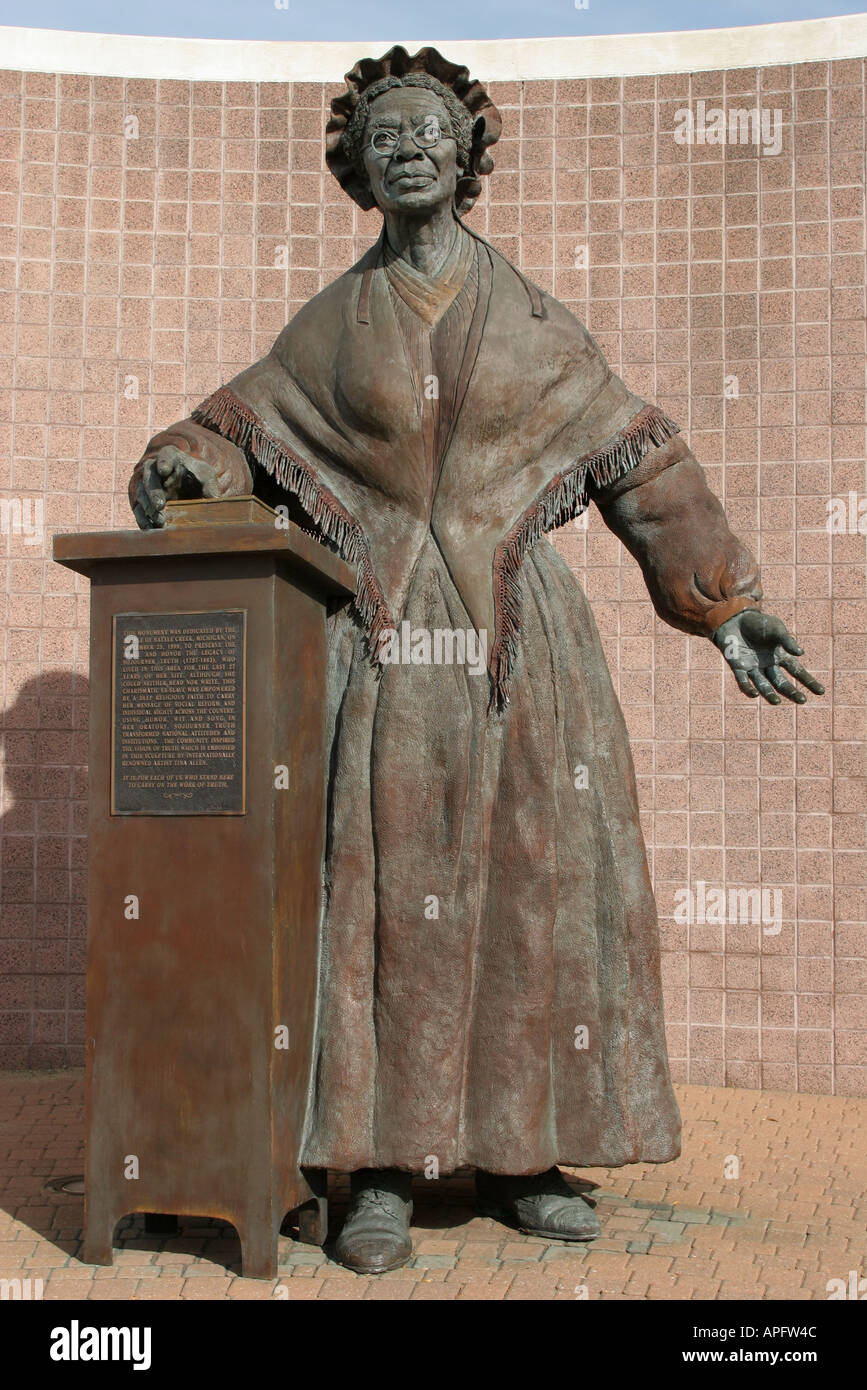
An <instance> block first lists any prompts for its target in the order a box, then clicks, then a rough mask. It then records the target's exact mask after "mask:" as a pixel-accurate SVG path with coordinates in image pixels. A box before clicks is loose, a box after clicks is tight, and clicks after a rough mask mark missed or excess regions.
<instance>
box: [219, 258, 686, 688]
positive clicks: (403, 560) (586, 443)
mask: <svg viewBox="0 0 867 1390" xmlns="http://www.w3.org/2000/svg"><path fill="white" fill-rule="evenodd" d="M478 252H479V254H478V266H479V293H478V299H477V304H476V309H475V312H474V314H473V319H472V322H471V324H470V327H469V331H468V333H467V341H466V344H465V345H464V350H463V357H462V361H461V364H460V368H459V371H458V374H457V382H458V385H457V391H456V401H455V411H454V417H455V421H456V423H455V425H454V427H453V429H452V432H451V435H450V438H449V439H448V440H447V441H446V442H445V444H444V456H443V458H442V460H441V469H440V474H439V481H438V485H437V487H436V489H435V492H434V494H433V496H432V495H431V491H430V474H429V469H426V467H425V461H424V457H423V455H424V452H425V451H424V449H423V444H422V438H421V431H422V424H421V416H420V412H419V410H418V403H417V400H416V397H415V393H414V391H413V386H412V381H411V376H410V373H409V371H408V369H407V365H406V361H405V359H404V356H403V348H402V346H401V340H400V333H399V329H398V325H397V322H396V318H395V313H394V309H393V306H392V305H391V302H390V298H389V290H388V286H387V283H386V278H385V271H384V269H383V266H382V257H381V243H380V244H377V246H375V247H374V248H372V250H371V251H370V252H368V253H367V255H366V256H365V257H363V258H362V260H361V261H360V262H359V263H358V264H357V265H356V266H354V267H353V268H352V270H350V271H348V272H347V273H346V274H345V275H343V276H341V277H340V279H339V280H337V281H335V282H334V284H332V285H330V286H328V288H327V289H326V290H323V291H322V293H321V294H319V295H317V296H316V298H315V299H313V300H311V301H310V303H308V304H307V305H305V306H304V308H303V309H302V310H301V311H300V312H299V313H298V314H297V315H296V317H295V318H294V319H293V320H292V322H291V323H290V324H289V325H288V326H287V328H286V329H284V331H283V333H282V334H281V335H280V337H279V338H278V340H277V342H276V343H275V345H274V348H273V349H272V351H271V353H270V354H269V355H268V357H266V358H264V359H263V360H262V361H261V362H259V363H257V364H255V366H253V367H251V368H249V369H248V370H247V371H246V372H242V373H241V374H240V376H238V377H236V378H235V379H234V380H233V381H232V382H230V383H229V385H227V386H224V387H221V388H220V390H218V391H217V392H215V393H214V395H212V396H210V397H209V398H208V399H207V400H206V401H204V402H203V404H202V405H200V406H199V408H198V409H197V410H196V411H195V412H194V413H193V418H194V419H195V420H196V421H198V422H199V423H200V424H202V425H204V426H206V427H208V428H209V429H212V430H215V431H217V432H218V433H220V434H221V435H223V436H224V437H226V438H227V439H230V440H231V441H232V442H233V443H235V444H237V445H238V446H239V447H240V448H242V449H243V450H244V452H245V453H246V455H247V457H248V459H249V460H250V461H251V462H252V463H255V464H256V465H258V467H260V468H261V469H263V470H264V471H265V472H266V473H267V474H269V475H270V476H271V477H272V478H273V479H275V480H276V482H277V483H278V484H279V485H280V486H281V487H282V488H284V489H285V490H286V492H287V493H290V494H292V495H293V496H294V497H296V498H297V499H298V502H299V503H300V505H301V507H302V508H303V509H304V511H305V512H306V513H307V515H308V517H309V518H310V521H311V523H312V526H313V528H314V529H315V531H316V532H317V533H318V534H319V535H320V536H321V538H322V539H323V540H324V541H326V542H328V543H330V544H331V545H333V546H334V548H335V549H336V550H337V551H338V552H339V553H340V554H341V555H342V556H343V558H344V559H346V560H347V561H349V562H350V563H352V564H354V565H355V566H356V573H357V581H356V585H357V586H356V594H355V610H356V613H357V616H358V620H359V622H360V623H361V625H362V627H363V629H364V632H365V634H366V637H367V642H368V648H369V651H370V654H371V658H372V659H373V660H374V661H376V659H377V654H378V653H379V652H380V650H381V645H382V644H381V638H382V635H383V633H384V632H385V631H386V630H388V629H393V628H395V627H396V626H397V624H398V622H399V621H400V618H401V613H402V606H403V602H404V601H405V597H406V592H407V587H408V583H409V577H410V575H411V572H412V567H413V564H414V563H415V560H416V558H417V556H418V554H419V551H420V548H421V545H422V544H423V541H424V539H425V537H426V535H427V534H428V532H429V531H431V532H432V533H433V535H434V536H435V538H436V540H437V542H438V544H439V546H440V548H441V550H442V552H443V555H444V557H445V559H446V562H447V564H448V565H449V568H450V570H451V572H452V574H453V576H454V579H455V583H456V585H457V587H458V590H459V592H460V593H461V596H462V598H463V600H464V602H465V604H466V606H467V609H468V611H469V613H470V615H471V617H472V619H473V621H474V623H475V625H476V627H477V629H478V630H479V631H480V632H481V631H482V630H487V629H489V628H490V627H493V642H492V643H491V644H489V652H490V655H489V670H490V677H491V695H492V703H493V704H494V705H495V706H496V708H497V709H502V708H504V706H505V705H506V704H508V701H509V694H510V678H511V674H512V672H513V670H514V666H515V663H516V661H517V660H518V657H519V650H520V625H521V566H522V564H523V560H524V557H525V556H526V554H527V551H528V550H529V549H530V548H531V547H532V546H533V545H534V544H535V543H536V541H537V540H539V538H540V537H541V536H543V535H544V534H545V533H546V532H548V531H551V530H554V529H555V528H556V527H558V526H562V525H564V523H566V522H567V521H569V520H570V519H571V518H573V517H575V516H577V515H578V514H579V513H580V512H582V511H583V510H584V509H585V508H586V506H587V504H588V500H589V491H590V488H591V486H595V487H596V488H600V487H604V486H605V485H606V484H609V483H611V482H614V481H616V480H617V479H618V478H620V477H622V476H623V475H624V474H625V473H627V472H629V471H630V470H631V469H633V468H635V466H636V465H637V464H638V463H639V462H640V461H641V460H642V459H643V458H644V457H645V455H646V454H647V453H648V452H649V451H650V450H652V449H654V448H656V447H657V446H658V445H661V444H664V443H665V441H666V440H668V439H670V438H671V437H672V436H673V435H674V434H675V433H676V432H677V430H678V428H679V427H678V426H677V425H676V424H674V423H673V422H672V421H671V420H669V419H668V418H667V417H666V416H665V415H664V414H663V412H662V411H661V410H659V409H658V407H656V406H653V405H648V404H646V403H645V402H643V401H641V400H639V399H638V398H637V397H636V396H634V395H632V394H631V393H630V392H628V391H627V389H626V387H625V386H624V385H623V383H622V382H621V381H620V380H619V378H618V377H616V376H615V375H614V374H613V373H612V372H611V371H610V369H609V367H608V366H607V363H606V362H605V360H604V358H603V357H602V354H601V353H600V352H599V349H598V347H597V346H596V344H595V342H594V341H593V339H592V338H591V337H590V335H589V334H588V333H587V332H586V330H585V329H584V328H583V326H582V325H581V324H580V323H579V322H578V321H577V319H575V318H574V317H573V316H572V315H571V314H570V313H569V312H568V310H566V309H565V308H564V306H563V305H561V304H559V303H558V302H557V301H556V300H555V299H552V298H551V297H550V296H548V295H543V294H541V292H540V291H539V290H538V289H537V288H536V287H535V286H533V285H530V284H528V282H527V281H525V280H524V278H523V276H521V274H520V272H518V271H517V270H515V268H514V267H512V266H511V265H510V264H509V262H508V261H506V260H505V259H504V258H503V257H501V256H500V255H499V253H497V252H495V251H494V250H493V248H491V247H489V246H488V245H487V244H486V243H483V242H480V244H479V248H478Z"/></svg>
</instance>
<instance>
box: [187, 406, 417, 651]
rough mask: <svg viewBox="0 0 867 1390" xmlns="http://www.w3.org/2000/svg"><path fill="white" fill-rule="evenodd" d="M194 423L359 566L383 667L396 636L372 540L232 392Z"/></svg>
mask: <svg viewBox="0 0 867 1390" xmlns="http://www.w3.org/2000/svg"><path fill="white" fill-rule="evenodd" d="M192 418H193V419H194V420H196V421H197V422H198V424H200V425H204V426H206V427H207V428H209V429H213V430H215V431H216V432H217V433H218V434H221V435H223V437H224V438H225V439H228V440H231V442H232V443H233V444H237V446H238V448H239V449H243V450H244V451H245V452H246V453H249V454H251V455H252V457H253V458H254V459H255V460H256V462H257V463H258V464H261V466H262V468H264V470H265V472H266V473H268V474H269V475H270V476H271V477H272V478H274V479H275V480H276V482H278V483H279V484H280V486H281V487H283V488H285V489H286V491H287V492H291V493H292V494H293V495H294V496H295V497H297V498H298V501H299V502H300V503H301V506H302V507H303V508H304V510H305V512H306V513H307V515H308V516H309V517H310V519H311V521H312V522H313V524H314V526H315V527H316V530H317V531H318V532H319V534H320V536H321V537H324V538H325V539H326V540H329V541H331V542H332V543H333V544H334V545H335V547H336V549H337V553H338V554H339V555H340V557H341V558H342V559H344V560H346V561H347V563H349V564H352V565H355V566H356V580H355V599H354V605H353V606H354V608H355V612H356V614H357V615H358V618H359V621H360V622H361V625H362V627H363V628H364V632H365V636H366V638H367V644H368V652H369V654H370V656H371V657H372V659H373V661H374V664H378V663H379V653H380V652H381V651H382V650H383V643H382V640H381V638H382V634H383V633H384V632H385V631H386V630H392V629H393V628H394V623H393V622H392V620H391V615H390V613H389V610H388V604H387V603H386V601H385V595H384V594H383V592H382V589H381V587H380V584H379V580H378V579H377V577H376V574H375V573H374V569H373V561H372V560H371V557H370V546H369V545H368V541H367V537H366V536H365V534H364V532H363V531H362V529H361V527H360V526H359V524H358V522H357V521H356V520H355V518H354V517H353V516H352V515H351V514H350V513H349V512H348V511H347V510H346V508H345V507H344V506H343V504H342V503H341V502H339V501H338V500H337V498H336V497H335V496H334V493H333V492H331V490H330V489H329V488H327V487H325V485H324V484H323V483H322V482H320V480H319V479H318V478H317V477H316V474H315V472H314V470H313V469H312V468H311V466H310V464H309V463H306V462H305V461H304V459H302V458H300V457H299V455H298V454H296V453H295V452H294V451H293V450H292V449H291V448H289V446H288V445H287V444H284V443H283V442H282V441H281V440H279V439H277V438H276V437H275V436H274V435H273V434H271V433H270V431H269V430H267V429H266V428H265V426H264V425H263V424H262V421H261V420H260V419H259V417H258V416H257V415H256V414H255V413H254V412H253V411H252V410H251V409H250V408H249V406H247V405H245V404H244V402H243V401H242V400H240V399H239V397H238V396H236V395H235V393H234V391H232V390H230V388H229V387H228V386H221V387H220V389H219V390H218V391H215V392H214V393H213V395H211V396H209V397H208V399H207V400H206V401H203V402H202V404H201V405H200V406H198V407H197V408H196V409H195V410H194V411H193V414H192Z"/></svg>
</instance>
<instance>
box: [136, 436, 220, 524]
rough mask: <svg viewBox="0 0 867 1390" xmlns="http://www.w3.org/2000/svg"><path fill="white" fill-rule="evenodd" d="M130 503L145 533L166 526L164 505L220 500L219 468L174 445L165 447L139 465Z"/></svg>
mask: <svg viewBox="0 0 867 1390" xmlns="http://www.w3.org/2000/svg"><path fill="white" fill-rule="evenodd" d="M129 496H130V502H131V504H132V509H133V515H134V516H135V519H136V522H137V523H138V525H139V526H140V527H141V529H142V530H143V531H146V530H149V529H150V528H151V527H155V526H165V524H166V513H165V505H166V502H167V501H169V500H174V499H175V498H178V497H219V496H220V484H219V479H218V477H217V472H216V469H214V468H212V467H211V465H210V464H209V463H205V462H204V460H203V459H197V458H193V457H192V455H191V454H188V453H186V452H185V450H183V449H178V448H177V447H176V446H175V445H174V444H164V445H163V447H162V448H161V449H160V450H159V452H158V453H156V454H154V455H153V456H152V457H151V458H145V459H142V461H141V463H138V464H136V466H135V469H134V471H133V475H132V478H131V479H130V487H129Z"/></svg>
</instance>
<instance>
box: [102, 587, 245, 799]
mask: <svg viewBox="0 0 867 1390" xmlns="http://www.w3.org/2000/svg"><path fill="white" fill-rule="evenodd" d="M245 619H246V613H245V612H244V610H242V609H226V610H222V611H219V612H210V611H209V612H203V613H117V614H116V615H115V617H114V623H113V628H114V630H113V644H112V669H113V691H112V729H111V753H112V759H111V761H112V771H111V814H112V815H115V816H135V815H139V816H219V815H236V816H237V815H243V814H244V780H245V779H244V771H245V769H244V715H245V703H246V702H245V679H246V673H245Z"/></svg>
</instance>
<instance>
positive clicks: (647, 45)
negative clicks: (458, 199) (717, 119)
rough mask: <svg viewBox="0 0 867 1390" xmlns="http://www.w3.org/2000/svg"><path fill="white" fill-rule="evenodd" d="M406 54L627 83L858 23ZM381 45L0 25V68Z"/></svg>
mask: <svg viewBox="0 0 867 1390" xmlns="http://www.w3.org/2000/svg"><path fill="white" fill-rule="evenodd" d="M394 42H402V43H403V44H404V47H406V48H407V49H409V51H410V52H414V51H415V50H416V49H417V48H420V47H422V46H423V44H424V43H432V44H434V46H435V47H437V48H439V49H441V51H444V52H445V53H447V54H448V57H449V58H450V59H451V60H452V61H454V62H462V63H465V64H466V65H467V67H468V68H469V69H470V71H471V72H472V73H476V72H478V73H480V74H483V75H484V78H485V80H486V81H488V82H507V81H514V80H516V79H522V80H525V81H529V80H533V79H545V78H552V77H561V78H581V77H632V76H651V75H653V74H654V73H674V72H708V71H720V70H723V69H733V68H751V67H768V66H772V65H774V64H779V63H804V62H825V61H828V60H834V59H843V58H861V57H864V56H867V14H857V15H842V16H840V17H839V18H831V19H808V20H797V21H795V22H791V23H785V24H754V25H745V26H743V27H739V28H730V29H695V30H688V31H684V32H681V33H666V34H611V35H593V36H587V37H584V38H576V37H568V38H566V37H564V38H545V39H493V40H489V41H483V42H462V41H452V40H447V39H415V40H404V39H395V40H394ZM388 47H390V43H389V42H388V41H387V40H378V41H376V42H362V41H358V42H353V43H282V42H274V41H260V40H255V41H254V40H248V41H236V40H228V39H179V38H152V37H131V36H129V35H125V34H79V33H72V32H66V31H63V30H60V29H24V28H12V27H8V26H0V53H2V54H3V58H2V60H0V65H2V66H3V67H4V68H6V69H14V70H21V71H25V72H58V73H59V72H72V73H81V74H90V75H94V76H100V77H143V78H166V79H172V78H174V79H181V80H183V81H234V82H252V81H256V82H339V81H340V80H341V79H342V77H343V74H344V73H345V72H347V71H348V70H349V69H350V68H351V67H352V66H353V64H354V63H356V62H357V61H358V59H359V58H361V57H365V56H370V57H376V56H379V54H381V53H382V52H384V51H385V49H387V48H388Z"/></svg>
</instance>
